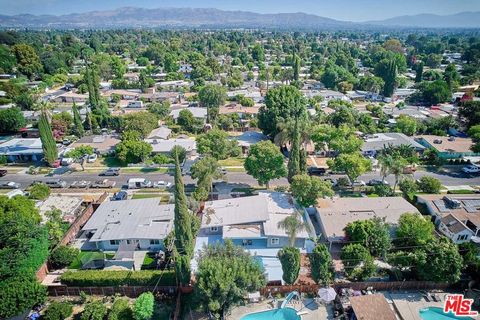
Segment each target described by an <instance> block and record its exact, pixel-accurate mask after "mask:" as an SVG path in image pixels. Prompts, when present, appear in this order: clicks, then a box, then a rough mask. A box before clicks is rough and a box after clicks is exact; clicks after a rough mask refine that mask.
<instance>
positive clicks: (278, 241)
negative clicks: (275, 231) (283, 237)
mask: <svg viewBox="0 0 480 320" xmlns="http://www.w3.org/2000/svg"><path fill="white" fill-rule="evenodd" d="M270 244H273V245H278V244H280V239H279V238H271V239H270Z"/></svg>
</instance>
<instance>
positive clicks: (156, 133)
mask: <svg viewBox="0 0 480 320" xmlns="http://www.w3.org/2000/svg"><path fill="white" fill-rule="evenodd" d="M171 133H172V130H171V129H169V128H167V127H164V126H161V127H159V128H157V129H153V130H152V132H150V134H149V135H148V137H147V138H148V139H164V140H166V139H168V137H169V136H170V134H171Z"/></svg>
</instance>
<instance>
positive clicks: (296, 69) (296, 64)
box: [293, 52, 302, 81]
mask: <svg viewBox="0 0 480 320" xmlns="http://www.w3.org/2000/svg"><path fill="white" fill-rule="evenodd" d="M301 64H302V62H301V60H300V57H299V56H297V55H296V54H295V52H294V53H293V80H295V81H298V79H299V78H300V68H301Z"/></svg>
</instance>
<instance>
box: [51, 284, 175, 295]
mask: <svg viewBox="0 0 480 320" xmlns="http://www.w3.org/2000/svg"><path fill="white" fill-rule="evenodd" d="M80 292H84V293H86V294H88V295H94V296H95V295H96V296H112V295H115V294H121V295H124V296H127V297H130V298H136V297H138V296H139V295H141V294H142V293H144V292H153V293H154V294H165V295H169V296H174V295H175V294H176V293H177V287H176V286H157V287H144V286H119V287H69V286H65V285H52V286H48V295H49V296H51V297H61V296H66V297H70V296H74V297H75V296H80Z"/></svg>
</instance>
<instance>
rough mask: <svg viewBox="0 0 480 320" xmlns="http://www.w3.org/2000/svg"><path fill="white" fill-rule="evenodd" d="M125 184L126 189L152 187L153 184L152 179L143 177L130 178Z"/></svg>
mask: <svg viewBox="0 0 480 320" xmlns="http://www.w3.org/2000/svg"><path fill="white" fill-rule="evenodd" d="M127 185H128V189H142V188H152V187H153V186H154V185H153V183H152V181H150V180H147V179H145V178H130V179H128V182H127Z"/></svg>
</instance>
